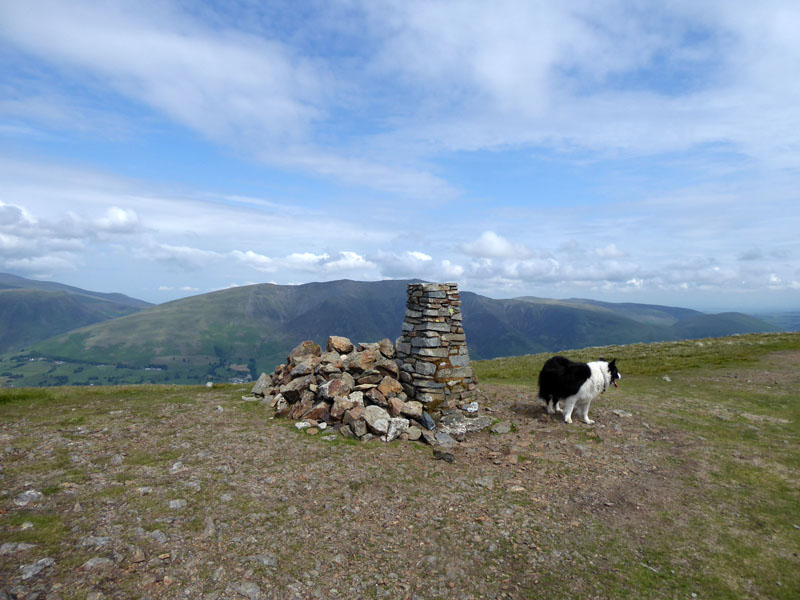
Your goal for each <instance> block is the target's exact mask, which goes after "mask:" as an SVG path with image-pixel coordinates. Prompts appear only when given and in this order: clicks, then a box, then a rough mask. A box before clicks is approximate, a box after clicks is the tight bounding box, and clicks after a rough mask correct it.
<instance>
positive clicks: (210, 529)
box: [203, 517, 217, 538]
mask: <svg viewBox="0 0 800 600" xmlns="http://www.w3.org/2000/svg"><path fill="white" fill-rule="evenodd" d="M216 534H217V528H216V526H215V525H214V519H213V518H212V517H206V527H205V529H203V537H204V538H210V537H214V536H215V535H216Z"/></svg>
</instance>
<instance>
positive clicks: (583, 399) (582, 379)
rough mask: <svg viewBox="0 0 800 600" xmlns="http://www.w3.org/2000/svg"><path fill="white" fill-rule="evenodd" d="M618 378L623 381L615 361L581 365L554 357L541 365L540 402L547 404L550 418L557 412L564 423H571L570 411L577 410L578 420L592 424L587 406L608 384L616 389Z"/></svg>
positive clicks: (563, 358) (561, 357) (599, 361)
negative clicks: (562, 414)
mask: <svg viewBox="0 0 800 600" xmlns="http://www.w3.org/2000/svg"><path fill="white" fill-rule="evenodd" d="M618 379H622V375H621V374H620V372H619V371H618V370H617V365H616V359H614V360H612V361H611V362H608V361H606V360H603V359H600V360H598V361H595V362H590V363H582V362H574V361H571V360H570V359H568V358H565V357H563V356H554V357H552V358H550V359H548V360H547V362H546V363H544V366H543V367H542V371H541V372H540V373H539V400H542V401H544V402H545V403H546V404H547V414H549V415H552V414H553V413H554V412H555V411H556V410H558V411H559V412H563V413H564V422H565V423H572V411H573V410H574V409H575V408H577V413H576V414H577V415H578V417H580V418H581V419H583V422H584V423H586V424H588V425H591V424H592V423H594V421H592V420H591V419H590V418H589V405H590V404H591V403H592V400H594V399H595V398H597V396H599V395H600V394H602V393H603V392H605V391H606V390H607V389H608V386H610V385H611V384H613V385H614V387H617V380H618ZM562 402H563V403H564V406H563V409H562V407H561V406H560V404H561V403H562Z"/></svg>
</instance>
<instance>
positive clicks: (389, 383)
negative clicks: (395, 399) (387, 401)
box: [378, 375, 403, 398]
mask: <svg viewBox="0 0 800 600" xmlns="http://www.w3.org/2000/svg"><path fill="white" fill-rule="evenodd" d="M378 391H379V392H380V393H381V394H383V395H384V396H386V397H387V398H388V397H390V396H396V395H397V394H399V393H400V392H402V391H403V386H402V385H401V384H400V382H399V381H397V380H396V379H394V378H392V377H389V376H388V375H387V376H386V377H384V378H383V379H382V380H381V382H380V384H379V385H378Z"/></svg>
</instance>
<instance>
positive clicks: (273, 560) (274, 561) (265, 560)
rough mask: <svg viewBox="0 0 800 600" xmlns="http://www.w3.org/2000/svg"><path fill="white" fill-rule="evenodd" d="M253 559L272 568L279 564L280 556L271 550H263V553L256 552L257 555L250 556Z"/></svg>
mask: <svg viewBox="0 0 800 600" xmlns="http://www.w3.org/2000/svg"><path fill="white" fill-rule="evenodd" d="M250 559H251V560H253V561H255V562H257V563H258V564H260V565H263V566H265V567H269V568H270V569H274V568H275V567H277V566H278V558H277V557H276V556H275V555H274V554H271V553H270V552H262V553H261V554H256V555H255V556H251V557H250Z"/></svg>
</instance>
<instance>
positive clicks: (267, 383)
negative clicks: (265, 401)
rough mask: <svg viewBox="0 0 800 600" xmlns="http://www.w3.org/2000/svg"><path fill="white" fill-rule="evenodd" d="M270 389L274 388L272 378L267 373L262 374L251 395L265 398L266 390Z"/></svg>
mask: <svg viewBox="0 0 800 600" xmlns="http://www.w3.org/2000/svg"><path fill="white" fill-rule="evenodd" d="M270 387H272V377H270V376H269V375H267V374H266V373H262V374H261V376H260V377H259V378H258V380H257V381H256V384H255V385H254V386H253V389H252V390H251V391H250V393H251V394H253V395H254V396H264V395H265V392H266V390H267V389H268V388H270Z"/></svg>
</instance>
